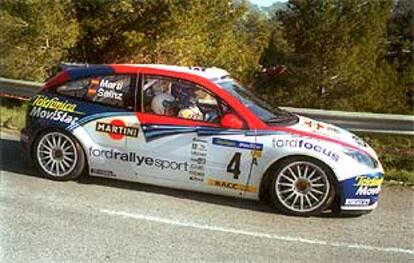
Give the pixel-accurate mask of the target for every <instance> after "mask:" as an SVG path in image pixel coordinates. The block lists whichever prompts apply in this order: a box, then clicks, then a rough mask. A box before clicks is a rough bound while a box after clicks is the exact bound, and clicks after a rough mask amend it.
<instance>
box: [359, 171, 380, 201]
mask: <svg viewBox="0 0 414 263" xmlns="http://www.w3.org/2000/svg"><path fill="white" fill-rule="evenodd" d="M383 181H384V178H383V177H382V176H375V177H371V176H367V175H360V176H357V177H356V178H355V184H354V186H357V187H358V189H357V190H356V192H355V195H359V196H360V195H366V196H368V195H378V194H379V192H380V191H381V185H382V182H383Z"/></svg>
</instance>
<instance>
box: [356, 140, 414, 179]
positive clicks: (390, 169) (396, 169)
mask: <svg viewBox="0 0 414 263" xmlns="http://www.w3.org/2000/svg"><path fill="white" fill-rule="evenodd" d="M358 135H360V136H361V137H362V138H364V140H365V141H366V142H367V143H368V144H369V145H371V146H372V147H373V148H374V149H375V151H376V152H377V154H378V156H379V159H380V161H381V163H382V165H383V166H384V169H385V179H386V180H387V181H396V182H400V183H404V184H408V185H414V137H413V136H402V135H401V136H396V135H379V134H366V133H361V134H358Z"/></svg>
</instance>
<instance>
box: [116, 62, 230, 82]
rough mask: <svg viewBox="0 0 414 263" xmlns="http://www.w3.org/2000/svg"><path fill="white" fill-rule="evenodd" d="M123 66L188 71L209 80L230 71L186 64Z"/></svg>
mask: <svg viewBox="0 0 414 263" xmlns="http://www.w3.org/2000/svg"><path fill="white" fill-rule="evenodd" d="M124 65H125V66H136V67H147V68H153V69H161V70H168V71H173V72H177V73H189V74H194V75H197V76H200V77H203V78H206V79H209V80H211V81H214V82H215V81H218V80H220V79H224V78H227V77H229V76H230V73H229V72H227V71H226V70H224V69H221V68H216V67H211V68H205V67H194V66H191V67H186V66H174V65H165V64H124Z"/></svg>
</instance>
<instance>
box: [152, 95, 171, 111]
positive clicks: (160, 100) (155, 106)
mask: <svg viewBox="0 0 414 263" xmlns="http://www.w3.org/2000/svg"><path fill="white" fill-rule="evenodd" d="M174 101H175V98H174V97H173V96H171V95H170V94H168V93H162V94H158V95H157V96H155V97H154V98H153V99H152V102H151V109H152V111H153V112H154V113H155V114H160V115H167V116H173V115H174Z"/></svg>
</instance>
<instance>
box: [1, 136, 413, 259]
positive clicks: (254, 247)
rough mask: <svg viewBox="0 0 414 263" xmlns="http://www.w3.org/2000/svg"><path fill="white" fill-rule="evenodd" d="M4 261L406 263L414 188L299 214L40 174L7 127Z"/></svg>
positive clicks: (410, 247)
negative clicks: (373, 205) (350, 212)
mask: <svg viewBox="0 0 414 263" xmlns="http://www.w3.org/2000/svg"><path fill="white" fill-rule="evenodd" d="M0 145H1V152H0V153H1V157H0V158H1V160H2V162H1V167H0V170H1V176H0V262H40V261H41V262H85V261H87V262H128V261H129V262H131V261H139V262H147V261H155V262H166V261H168V262H170V261H176V262H200V261H203V262H212V261H214V262H216V261H220V262H223V261H225V262H235V261H236V262H276V261H289V262H292V261H293V262H296V261H300V262H333V261H335V262H355V261H356V262H409V261H414V220H413V218H414V203H413V202H414V201H413V200H414V190H413V189H412V188H407V187H405V188H404V187H396V186H394V187H385V188H384V189H383V192H382V195H381V200H380V205H379V207H378V208H377V210H375V211H374V212H372V213H370V214H368V215H364V216H361V217H354V218H338V217H330V216H324V217H310V218H298V217H289V216H285V215H281V214H278V213H277V212H275V211H273V210H272V209H271V208H270V207H268V206H266V205H263V204H260V203H258V202H253V201H244V200H238V199H233V198H226V197H216V196H211V195H207V194H200V193H193V192H185V191H177V190H170V189H165V188H160V187H154V186H148V185H143V184H138V183H126V182H119V181H114V180H109V179H108V180H107V179H98V178H91V177H85V178H82V179H80V180H79V181H78V182H64V183H61V182H54V181H49V180H46V179H42V178H40V177H38V176H36V174H37V173H36V171H35V170H34V169H33V167H32V166H31V164H30V163H29V162H28V161H27V159H25V158H24V156H22V153H21V148H20V145H19V143H18V141H17V139H16V136H10V135H7V134H2V135H1V140H0Z"/></svg>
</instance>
